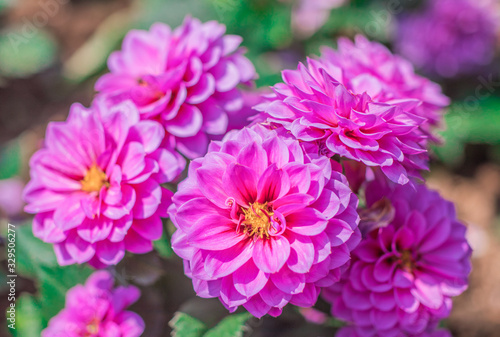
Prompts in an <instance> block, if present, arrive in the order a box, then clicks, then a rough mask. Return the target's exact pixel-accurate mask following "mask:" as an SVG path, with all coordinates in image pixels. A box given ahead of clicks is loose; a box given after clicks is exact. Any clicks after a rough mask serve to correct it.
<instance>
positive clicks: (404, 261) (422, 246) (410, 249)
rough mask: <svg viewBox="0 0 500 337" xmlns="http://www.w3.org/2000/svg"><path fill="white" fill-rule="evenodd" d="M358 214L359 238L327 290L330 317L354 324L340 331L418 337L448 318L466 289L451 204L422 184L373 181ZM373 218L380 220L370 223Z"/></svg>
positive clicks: (462, 242)
mask: <svg viewBox="0 0 500 337" xmlns="http://www.w3.org/2000/svg"><path fill="white" fill-rule="evenodd" d="M366 201H367V205H366V208H365V209H363V210H361V211H360V215H361V223H360V228H361V231H362V232H363V233H364V236H365V237H364V239H363V241H362V242H361V243H360V244H359V246H358V247H356V248H355V249H354V251H353V258H352V260H351V262H352V264H351V266H350V268H349V271H348V272H346V273H345V274H344V277H343V280H342V282H339V283H337V284H335V285H334V286H332V287H330V288H327V289H325V291H324V292H323V295H324V297H325V298H326V299H327V300H328V301H329V302H331V303H332V314H333V315H334V316H335V317H339V318H341V319H343V320H346V321H348V322H353V323H354V324H355V327H354V328H351V329H350V330H352V333H346V336H358V335H359V336H373V337H376V336H396V335H397V334H398V333H405V334H407V335H408V336H420V334H422V333H425V332H426V331H428V330H429V329H433V328H434V327H435V326H436V325H437V324H438V322H439V320H440V319H442V318H445V317H447V316H448V315H449V313H450V310H451V297H452V296H457V295H459V294H461V293H462V292H463V291H464V290H465V289H466V288H467V277H468V274H469V272H470V270H471V266H470V261H469V259H470V254H471V249H470V247H469V245H468V244H467V241H466V239H465V226H464V225H462V224H461V223H460V222H458V221H457V219H456V215H455V209H454V206H453V204H451V203H450V202H448V201H445V200H444V199H442V198H441V197H440V196H439V194H438V193H437V192H434V191H430V190H428V189H427V188H426V187H425V186H424V185H418V186H414V187H411V186H393V187H392V188H391V187H389V186H387V184H383V183H381V182H380V181H378V180H376V181H374V182H372V183H370V184H369V185H368V187H367V188H366ZM374 219H385V221H384V222H381V221H379V222H378V226H374V225H373V220H374Z"/></svg>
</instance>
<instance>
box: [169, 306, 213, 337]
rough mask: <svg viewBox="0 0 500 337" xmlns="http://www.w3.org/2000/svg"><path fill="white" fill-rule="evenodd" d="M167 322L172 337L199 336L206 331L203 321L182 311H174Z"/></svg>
mask: <svg viewBox="0 0 500 337" xmlns="http://www.w3.org/2000/svg"><path fill="white" fill-rule="evenodd" d="M168 324H169V325H170V327H172V329H173V331H172V336H174V337H201V336H203V333H204V332H205V331H207V326H206V325H205V323H203V322H202V321H200V320H198V319H196V318H194V317H191V316H189V315H188V314H185V313H183V312H177V313H175V315H174V318H172V320H171V321H170V322H169V323H168Z"/></svg>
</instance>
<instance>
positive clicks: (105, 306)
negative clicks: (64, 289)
mask: <svg viewBox="0 0 500 337" xmlns="http://www.w3.org/2000/svg"><path fill="white" fill-rule="evenodd" d="M139 296H140V291H139V289H137V288H136V287H134V286H127V287H118V288H116V289H113V277H112V276H111V274H109V273H108V272H107V271H98V272H95V273H94V274H92V275H91V276H90V277H89V278H88V279H87V282H85V285H77V286H75V287H73V288H71V289H70V290H69V291H68V293H67V294H66V307H65V308H64V309H63V310H61V311H60V312H59V313H58V314H57V315H56V316H54V317H53V318H52V319H51V320H50V322H49V326H48V327H47V328H46V329H45V330H43V331H42V337H83V336H85V337H139V336H140V335H141V334H142V332H143V331H144V321H143V320H142V318H141V317H139V315H137V314H136V313H134V312H131V311H126V310H125V309H126V308H127V307H128V306H130V305H131V304H132V303H134V302H135V301H137V299H138V298H139Z"/></svg>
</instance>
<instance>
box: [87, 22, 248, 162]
mask: <svg viewBox="0 0 500 337" xmlns="http://www.w3.org/2000/svg"><path fill="white" fill-rule="evenodd" d="M225 31H226V28H225V26H224V25H221V24H219V23H217V22H215V21H210V22H207V23H201V22H200V21H199V20H198V19H193V18H190V17H187V18H186V19H185V21H184V23H183V25H182V26H180V27H178V28H177V29H175V30H174V31H171V29H170V27H169V26H167V25H165V24H162V23H155V24H154V25H153V26H152V27H151V29H150V30H149V31H139V30H134V31H131V32H130V33H129V34H128V35H127V36H126V37H125V39H124V41H123V48H122V50H121V51H117V52H114V53H113V54H111V56H110V57H109V60H108V66H109V69H110V71H111V73H109V74H106V75H104V76H102V77H101V78H100V79H99V80H98V81H97V83H96V85H95V88H96V90H97V91H99V92H100V93H101V95H103V96H105V97H106V99H108V100H110V101H111V102H114V103H116V102H121V101H123V100H127V99H131V100H132V101H133V102H134V104H135V105H136V106H137V107H138V108H139V111H140V113H141V119H155V120H158V121H159V122H161V123H162V124H163V126H164V127H165V129H166V130H167V133H168V134H169V135H170V137H171V138H172V140H173V141H175V147H176V148H177V149H178V150H179V151H181V152H182V153H183V154H185V155H186V156H188V157H189V158H195V157H198V156H201V155H203V154H205V153H206V150H207V146H208V138H207V135H222V134H224V133H225V132H226V128H227V123H228V116H227V114H228V113H230V112H232V111H237V110H239V109H241V107H242V104H243V99H242V97H241V93H240V92H239V90H238V88H237V86H238V85H239V84H250V83H251V81H252V80H253V79H254V78H255V77H256V73H255V68H254V67H253V65H252V63H251V62H250V61H249V60H248V59H247V58H246V57H244V56H243V54H244V52H245V50H244V49H243V48H240V47H239V46H240V43H241V41H242V38H241V37H239V36H235V35H224V33H225Z"/></svg>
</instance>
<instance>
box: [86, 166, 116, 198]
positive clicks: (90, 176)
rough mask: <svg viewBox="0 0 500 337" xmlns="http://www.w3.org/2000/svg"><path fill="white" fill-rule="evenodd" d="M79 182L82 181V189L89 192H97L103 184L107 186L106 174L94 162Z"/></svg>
mask: <svg viewBox="0 0 500 337" xmlns="http://www.w3.org/2000/svg"><path fill="white" fill-rule="evenodd" d="M80 182H81V183H82V191H84V192H89V193H90V192H99V191H100V190H101V188H102V186H103V185H106V187H109V182H108V178H107V177H106V174H105V173H104V172H103V171H102V170H101V169H100V168H99V167H98V166H97V165H96V164H93V165H92V166H91V167H90V169H89V170H88V171H87V174H86V175H85V177H84V178H83V179H82V180H81V181H80Z"/></svg>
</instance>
